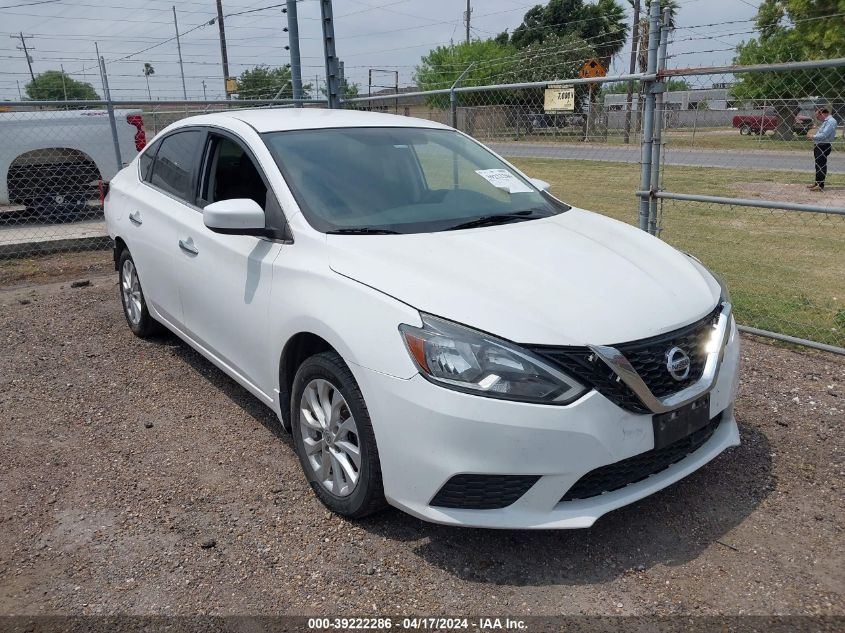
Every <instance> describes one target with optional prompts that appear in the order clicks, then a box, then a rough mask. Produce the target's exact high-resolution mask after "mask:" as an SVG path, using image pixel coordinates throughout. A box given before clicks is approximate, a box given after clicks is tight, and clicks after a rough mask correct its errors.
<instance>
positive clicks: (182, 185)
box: [150, 130, 204, 202]
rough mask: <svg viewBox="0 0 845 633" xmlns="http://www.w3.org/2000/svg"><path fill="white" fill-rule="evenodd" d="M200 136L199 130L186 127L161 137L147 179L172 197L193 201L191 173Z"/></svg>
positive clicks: (194, 164) (196, 160)
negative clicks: (149, 175)
mask: <svg viewBox="0 0 845 633" xmlns="http://www.w3.org/2000/svg"><path fill="white" fill-rule="evenodd" d="M203 137H204V135H203V133H202V132H200V131H199V130H188V131H185V132H177V133H175V134H171V135H170V136H167V137H165V138H164V139H162V141H161V146H160V147H159V148H158V153H157V154H156V157H155V163H154V164H153V169H152V177H151V179H150V182H151V183H152V184H154V185H155V186H156V187H159V188H160V189H163V190H164V191H167V192H168V193H171V194H173V195H174V196H177V197H179V198H182V199H183V200H186V201H190V202H193V200H194V195H193V193H192V192H191V183H192V176H193V173H194V172H195V171H196V167H197V162H198V160H199V146H200V143H201V142H202V140H203Z"/></svg>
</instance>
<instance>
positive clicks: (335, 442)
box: [299, 378, 361, 497]
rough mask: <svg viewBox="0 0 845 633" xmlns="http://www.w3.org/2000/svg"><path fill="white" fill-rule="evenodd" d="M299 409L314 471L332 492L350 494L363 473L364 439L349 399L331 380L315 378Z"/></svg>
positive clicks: (308, 387) (342, 494) (307, 389)
mask: <svg viewBox="0 0 845 633" xmlns="http://www.w3.org/2000/svg"><path fill="white" fill-rule="evenodd" d="M299 410H300V417H299V421H300V423H299V429H300V433H301V434H302V442H303V447H304V449H305V455H306V458H307V462H308V465H309V466H310V467H311V470H312V472H313V474H314V475H315V476H316V478H317V481H319V482H320V485H322V486H323V488H325V489H326V490H328V491H329V492H330V493H332V494H333V495H335V496H337V497H348V496H349V495H351V494H352V492H353V491H354V490H355V486H356V485H357V484H358V479H359V477H360V473H361V442H360V436H359V434H358V426H357V425H356V423H355V418H354V417H353V415H352V411H351V410H350V409H349V405H348V404H347V402H346V399H345V398H344V397H343V394H341V393H340V390H338V389H337V387H335V386H334V385H333V384H332V383H330V382H329V381H328V380H324V379H322V378H315V379H313V380H312V381H311V382H309V383H308V384H307V385H306V386H305V389H304V391H303V392H302V397H301V399H300V403H299Z"/></svg>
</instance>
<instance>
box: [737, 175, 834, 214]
mask: <svg viewBox="0 0 845 633" xmlns="http://www.w3.org/2000/svg"><path fill="white" fill-rule="evenodd" d="M811 179H812V176H811ZM734 188H735V189H736V192H737V195H738V197H741V198H761V199H763V200H779V201H782V202H794V203H797V204H814V205H818V206H822V207H845V186H841V185H828V186H827V187H825V190H824V191H810V190H809V189H807V186H806V185H801V184H798V185H796V184H793V183H773V182H742V183H736V184H735V185H734Z"/></svg>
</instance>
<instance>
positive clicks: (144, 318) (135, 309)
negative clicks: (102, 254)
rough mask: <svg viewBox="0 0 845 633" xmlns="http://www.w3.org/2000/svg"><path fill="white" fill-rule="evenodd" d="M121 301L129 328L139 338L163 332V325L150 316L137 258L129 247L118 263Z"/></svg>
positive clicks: (125, 249) (123, 251)
mask: <svg viewBox="0 0 845 633" xmlns="http://www.w3.org/2000/svg"><path fill="white" fill-rule="evenodd" d="M117 271H118V286H119V288H120V303H121V305H122V306H123V316H124V317H126V323H127V325H129V329H130V330H132V333H133V334H134V335H135V336H137V337H138V338H150V337H151V336H153V335H154V334H158V333H159V332H161V329H162V327H161V325H160V324H159V323H158V321H156V320H155V319H153V317H152V316H150V312H149V310H147V301H146V299H144V291H143V290H142V289H141V280H140V278H139V277H138V270H137V269H136V268H135V260H133V259H132V255H131V253H130V252H129V249H128V248H124V249H123V250H122V251H121V253H120V257H119V258H118V264H117Z"/></svg>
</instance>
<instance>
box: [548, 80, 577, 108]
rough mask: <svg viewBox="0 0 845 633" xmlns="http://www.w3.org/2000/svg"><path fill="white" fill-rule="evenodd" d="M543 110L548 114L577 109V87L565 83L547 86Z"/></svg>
mask: <svg viewBox="0 0 845 633" xmlns="http://www.w3.org/2000/svg"><path fill="white" fill-rule="evenodd" d="M543 110H544V111H545V112H546V113H547V114H554V113H557V112H572V111H573V110H575V88H573V87H572V86H563V85H559V86H549V87H547V88H546V93H545V100H544V102H543Z"/></svg>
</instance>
